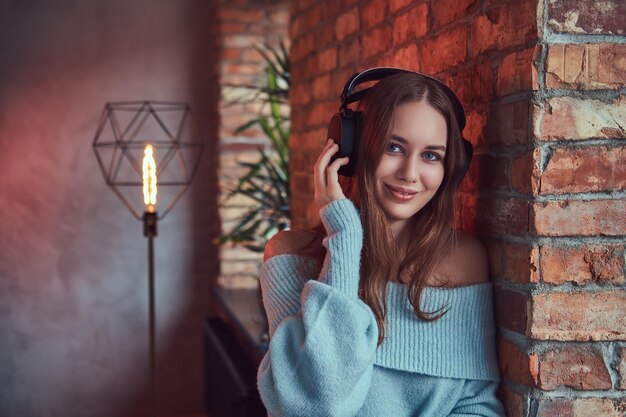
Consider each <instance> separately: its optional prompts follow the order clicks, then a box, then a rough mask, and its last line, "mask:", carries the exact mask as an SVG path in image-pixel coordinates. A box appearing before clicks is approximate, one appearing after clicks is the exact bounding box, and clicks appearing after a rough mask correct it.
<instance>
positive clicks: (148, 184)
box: [143, 145, 157, 213]
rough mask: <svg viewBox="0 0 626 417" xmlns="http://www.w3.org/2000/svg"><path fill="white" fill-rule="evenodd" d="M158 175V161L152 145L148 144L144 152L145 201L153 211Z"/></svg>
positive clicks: (150, 211) (149, 210)
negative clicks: (155, 158)
mask: <svg viewBox="0 0 626 417" xmlns="http://www.w3.org/2000/svg"><path fill="white" fill-rule="evenodd" d="M156 196H157V176H156V162H155V160H154V150H153V148H152V145H146V147H145V149H144V152H143V203H144V204H145V206H146V211H147V212H149V213H153V212H154V210H155V206H156Z"/></svg>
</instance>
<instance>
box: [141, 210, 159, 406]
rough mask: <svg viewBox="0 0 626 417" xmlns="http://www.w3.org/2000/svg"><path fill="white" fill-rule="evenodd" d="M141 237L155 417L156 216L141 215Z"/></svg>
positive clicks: (152, 214)
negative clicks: (145, 251) (145, 243)
mask: <svg viewBox="0 0 626 417" xmlns="http://www.w3.org/2000/svg"><path fill="white" fill-rule="evenodd" d="M143 235H144V236H145V237H147V238H148V283H149V287H150V415H151V416H152V417H156V409H157V401H156V400H157V392H156V354H155V329H154V328H155V325H154V323H155V314H154V237H155V236H156V235H157V214H156V213H155V212H148V211H146V212H145V213H144V214H143Z"/></svg>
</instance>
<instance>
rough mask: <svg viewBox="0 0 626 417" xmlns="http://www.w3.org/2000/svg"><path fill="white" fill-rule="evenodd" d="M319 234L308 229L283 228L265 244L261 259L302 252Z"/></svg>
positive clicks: (265, 259)
mask: <svg viewBox="0 0 626 417" xmlns="http://www.w3.org/2000/svg"><path fill="white" fill-rule="evenodd" d="M318 238H319V236H318V235H317V234H316V233H315V232H312V231H310V230H283V231H282V232H278V233H277V234H275V235H274V236H273V237H272V238H271V239H270V240H269V242H267V245H266V246H265V253H264V256H263V260H264V261H267V260H268V259H270V258H271V257H273V256H277V255H301V254H304V252H305V251H306V249H307V248H309V247H310V246H311V245H312V244H313V243H314V242H315V240H316V239H318Z"/></svg>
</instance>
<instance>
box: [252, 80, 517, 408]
mask: <svg viewBox="0 0 626 417" xmlns="http://www.w3.org/2000/svg"><path fill="white" fill-rule="evenodd" d="M454 100H458V99H457V98H456V96H454V93H451V90H449V88H448V87H446V86H445V85H443V84H442V83H441V82H439V81H437V80H434V79H432V78H430V77H425V76H423V75H421V74H417V73H410V72H399V73H397V74H394V75H390V76H386V77H385V78H383V79H382V80H381V81H379V82H378V83H377V84H375V85H374V86H373V87H372V88H371V89H370V90H369V91H367V93H366V94H365V95H364V97H363V99H362V100H361V102H360V106H359V110H360V111H361V112H362V116H361V120H360V122H359V123H360V125H359V133H360V144H359V147H358V149H356V150H355V152H356V154H355V155H354V156H353V158H355V159H356V161H355V162H356V166H355V174H354V176H353V177H350V178H348V177H343V176H341V177H340V176H339V175H338V173H337V172H338V170H339V168H340V167H341V166H344V165H346V164H347V163H348V162H349V160H348V158H337V159H335V160H334V161H333V162H331V160H332V157H333V155H334V154H335V153H336V152H337V149H338V147H337V145H336V144H335V143H334V142H333V141H332V140H329V141H328V142H327V143H326V146H325V147H324V149H323V151H322V152H321V154H320V156H319V158H318V160H317V162H316V164H315V168H314V181H315V203H316V204H317V206H318V207H319V209H320V218H321V221H322V225H321V226H320V227H319V228H317V229H316V230H312V231H302V230H300V231H296V230H292V231H286V232H282V233H279V234H278V235H276V236H275V237H274V238H273V239H272V240H271V241H270V242H269V243H268V245H267V248H266V251H265V260H264V262H263V264H262V266H261V271H260V280H261V289H262V293H263V303H264V307H265V310H266V313H267V318H268V321H269V328H270V337H271V339H270V345H269V350H268V352H267V354H266V356H265V357H264V359H263V361H262V363H261V366H260V368H259V371H258V387H259V392H260V394H261V398H262V400H263V402H264V404H265V406H266V408H267V410H268V413H269V415H270V416H376V417H381V416H390V417H399V416H420V417H430V416H470V415H471V416H504V415H505V414H504V410H503V407H502V404H501V403H500V402H499V401H498V399H497V398H496V394H495V393H496V389H497V385H498V381H499V374H498V366H497V362H496V355H495V347H494V344H495V343H494V334H495V327H494V324H493V313H492V298H491V290H492V289H491V283H489V280H488V266H487V259H486V254H485V250H484V248H483V247H482V245H481V244H480V243H479V242H478V241H477V240H476V239H474V238H472V237H470V236H468V235H466V234H464V233H462V232H460V231H456V230H454V229H453V227H452V225H453V221H454V193H455V191H456V189H457V186H458V184H459V183H460V180H461V179H462V177H463V175H464V167H465V166H466V162H467V161H466V158H467V157H468V156H467V153H466V152H465V151H464V145H463V139H462V136H461V130H462V127H463V126H464V124H465V120H464V117H465V115H464V114H463V113H462V114H459V107H460V102H458V103H455V102H454ZM460 109H461V110H460V111H461V112H462V111H463V110H462V107H460ZM459 118H462V119H463V120H462V121H459ZM340 180H341V184H340Z"/></svg>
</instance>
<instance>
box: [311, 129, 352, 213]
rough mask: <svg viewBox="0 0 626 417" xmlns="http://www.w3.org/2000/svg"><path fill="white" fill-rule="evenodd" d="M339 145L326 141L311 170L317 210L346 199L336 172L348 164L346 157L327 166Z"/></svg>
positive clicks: (330, 140) (329, 140)
mask: <svg viewBox="0 0 626 417" xmlns="http://www.w3.org/2000/svg"><path fill="white" fill-rule="evenodd" d="M338 150H339V145H337V144H336V143H335V142H334V141H333V140H332V139H328V142H326V146H325V147H324V150H323V151H322V153H321V154H320V156H319V157H318V158H317V162H315V166H314V168H313V181H314V184H315V198H314V200H315V204H316V205H317V207H318V208H322V207H324V206H325V205H326V204H329V203H330V202H332V201H335V200H340V199H342V198H346V196H345V195H344V194H343V191H342V189H341V186H340V185H339V174H337V171H338V170H339V168H340V167H341V166H342V165H347V164H348V157H347V156H345V157H343V158H337V159H335V160H334V161H333V162H332V163H331V164H329V162H330V159H331V157H332V156H333V155H334V154H335V153H337V151H338Z"/></svg>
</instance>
